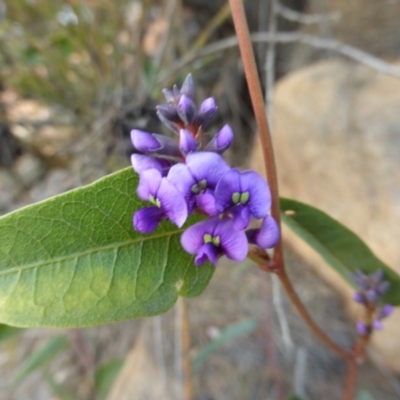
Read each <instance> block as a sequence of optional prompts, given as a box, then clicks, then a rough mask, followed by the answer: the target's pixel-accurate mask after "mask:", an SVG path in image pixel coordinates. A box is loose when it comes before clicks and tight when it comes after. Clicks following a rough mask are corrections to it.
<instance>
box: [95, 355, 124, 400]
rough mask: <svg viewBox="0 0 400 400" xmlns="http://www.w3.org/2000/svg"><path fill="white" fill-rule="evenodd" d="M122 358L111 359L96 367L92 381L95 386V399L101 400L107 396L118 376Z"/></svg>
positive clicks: (122, 362)
mask: <svg viewBox="0 0 400 400" xmlns="http://www.w3.org/2000/svg"><path fill="white" fill-rule="evenodd" d="M123 364H124V360H111V361H109V362H107V363H105V364H103V365H100V367H98V368H97V369H96V372H95V374H94V383H95V386H96V392H97V399H98V400H103V399H105V398H106V397H107V395H108V392H109V391H110V389H111V386H112V384H113V382H114V380H115V378H116V377H117V376H118V374H119V372H120V370H121V368H122V365H123Z"/></svg>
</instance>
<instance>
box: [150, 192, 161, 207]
mask: <svg viewBox="0 0 400 400" xmlns="http://www.w3.org/2000/svg"><path fill="white" fill-rule="evenodd" d="M149 201H150V203H152V204H154V205H155V206H157V207H158V208H160V207H161V201H160V199H157V197H154V196H153V195H152V194H151V195H150V196H149Z"/></svg>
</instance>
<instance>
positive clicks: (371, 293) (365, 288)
mask: <svg viewBox="0 0 400 400" xmlns="http://www.w3.org/2000/svg"><path fill="white" fill-rule="evenodd" d="M383 278H384V273H383V271H382V270H380V269H379V270H378V271H376V272H374V273H372V274H369V275H368V274H365V273H364V272H362V271H360V270H357V271H356V272H355V273H354V274H353V275H352V276H351V279H352V280H353V282H354V283H355V284H356V286H357V288H358V290H357V292H356V293H355V294H354V297H353V299H354V301H355V302H357V303H360V304H362V305H364V306H365V307H366V308H367V310H372V311H373V312H374V315H375V316H374V320H373V321H372V323H371V324H369V325H367V324H365V323H364V322H361V321H358V322H357V332H358V333H359V334H360V335H361V336H366V335H368V334H370V333H371V332H372V331H374V330H381V329H382V320H383V319H385V318H387V317H389V316H390V315H391V314H392V312H393V306H391V305H390V304H384V305H383V306H380V305H379V301H380V299H381V297H382V295H384V294H385V293H386V292H387V291H388V289H389V287H390V283H389V282H388V281H385V280H384V279H383Z"/></svg>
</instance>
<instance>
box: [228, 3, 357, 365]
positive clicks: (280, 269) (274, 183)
mask: <svg viewBox="0 0 400 400" xmlns="http://www.w3.org/2000/svg"><path fill="white" fill-rule="evenodd" d="M229 4H230V7H231V14H232V18H233V23H234V26H235V30H236V36H237V39H238V43H239V49H240V53H241V56H242V62H243V66H244V71H245V75H246V80H247V84H248V87H249V92H250V98H251V102H252V105H253V110H254V114H255V118H256V121H257V126H258V132H259V136H260V141H261V147H262V152H263V157H264V163H265V168H266V172H267V177H268V182H269V185H270V188H271V195H272V207H271V215H272V217H273V218H274V219H275V220H276V222H277V223H278V225H279V226H281V218H280V205H279V191H278V178H277V173H276V167H275V157H274V151H273V147H272V138H271V134H270V130H269V126H268V121H267V116H266V113H265V108H264V99H263V94H262V91H261V85H260V80H259V77H258V72H257V67H256V62H255V57H254V53H253V47H252V43H251V38H250V33H249V28H248V26H247V21H246V15H245V11H244V7H243V2H242V0H229ZM259 265H260V268H261V269H262V270H264V271H269V272H271V271H274V272H276V274H277V276H278V277H279V280H280V282H281V283H282V286H283V287H284V289H285V290H286V293H287V295H288V296H289V299H290V300H291V302H292V303H293V305H294V307H295V308H296V310H297V311H298V313H299V314H300V316H301V317H302V318H303V320H304V321H305V323H306V324H307V325H308V326H309V328H310V330H311V331H312V332H313V333H314V334H315V335H316V336H317V337H318V339H319V340H320V341H321V342H323V343H324V344H325V345H326V346H327V347H329V348H330V349H331V350H333V351H334V352H335V353H336V354H337V355H339V356H340V357H342V358H343V359H346V360H349V359H351V358H352V357H353V355H352V354H351V353H348V352H346V351H345V350H344V349H342V348H341V347H340V346H338V345H337V344H335V343H334V342H332V340H331V339H330V338H329V337H328V336H327V335H326V334H325V333H324V332H323V331H322V330H321V329H320V328H319V327H318V325H317V324H316V323H315V322H314V320H313V319H312V318H311V316H310V314H309V313H308V311H307V310H306V308H305V307H304V305H303V304H302V302H301V300H300V299H299V297H298V296H297V294H296V292H295V290H294V288H293V286H292V284H291V282H290V280H289V277H288V276H287V274H286V270H285V266H284V259H283V251H282V240H279V243H278V244H277V246H276V247H275V250H274V256H273V265H272V266H267V265H265V263H264V264H259Z"/></svg>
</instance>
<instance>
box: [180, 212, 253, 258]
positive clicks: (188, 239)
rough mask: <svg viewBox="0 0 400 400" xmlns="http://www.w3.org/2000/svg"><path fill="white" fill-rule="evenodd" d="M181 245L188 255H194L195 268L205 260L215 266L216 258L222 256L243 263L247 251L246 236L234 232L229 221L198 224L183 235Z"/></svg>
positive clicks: (217, 220) (218, 220) (208, 221)
mask: <svg viewBox="0 0 400 400" xmlns="http://www.w3.org/2000/svg"><path fill="white" fill-rule="evenodd" d="M181 243H182V246H183V248H184V249H185V250H186V251H187V252H188V253H189V254H195V255H196V257H195V261H194V262H195V265H196V266H199V265H201V264H203V263H204V262H205V261H206V260H210V261H211V263H212V264H214V265H216V263H217V260H218V257H220V256H222V255H224V254H226V256H227V257H228V258H230V259H231V260H234V261H243V260H244V259H245V258H246V256H247V251H248V243H247V238H246V234H245V233H244V232H243V231H237V230H235V229H234V228H233V223H232V220H231V219H222V220H220V219H218V218H213V219H210V220H207V221H202V222H198V223H197V224H194V225H192V226H191V227H189V228H188V229H187V230H186V231H185V232H184V233H183V235H182V238H181Z"/></svg>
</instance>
